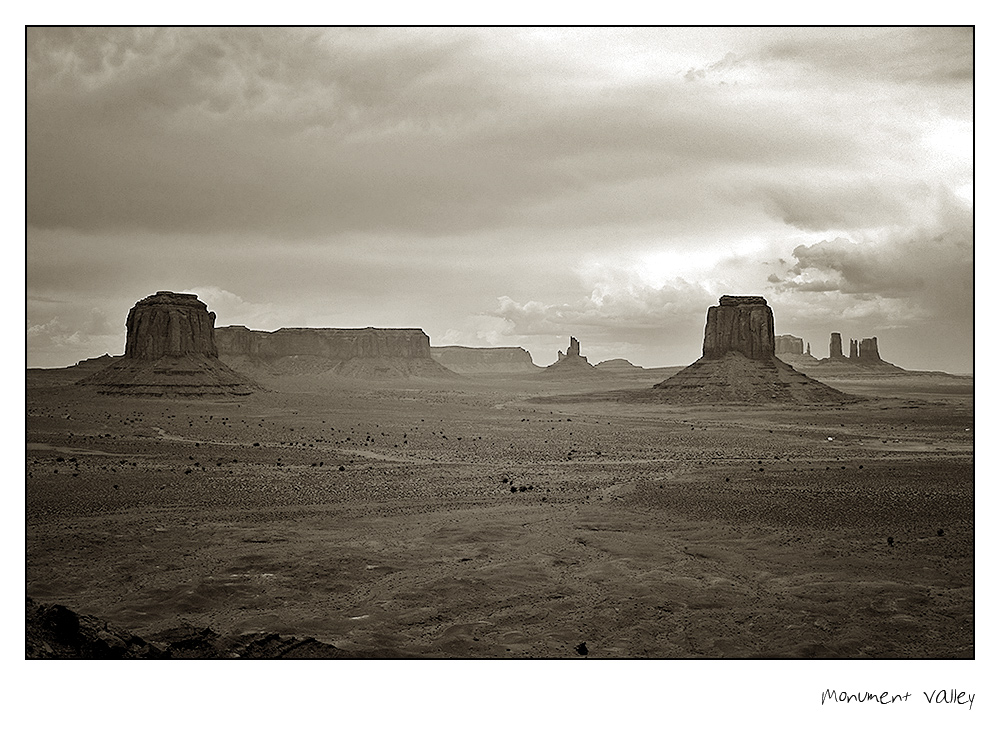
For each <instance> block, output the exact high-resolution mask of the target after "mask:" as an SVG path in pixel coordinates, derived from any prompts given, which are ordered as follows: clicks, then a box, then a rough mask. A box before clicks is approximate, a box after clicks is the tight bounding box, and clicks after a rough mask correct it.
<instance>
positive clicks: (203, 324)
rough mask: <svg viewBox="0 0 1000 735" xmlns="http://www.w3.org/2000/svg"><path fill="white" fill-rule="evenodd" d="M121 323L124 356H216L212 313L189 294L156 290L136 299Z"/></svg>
mask: <svg viewBox="0 0 1000 735" xmlns="http://www.w3.org/2000/svg"><path fill="white" fill-rule="evenodd" d="M125 326H126V329H127V330H128V331H127V336H126V339H125V357H130V358H135V359H138V360H156V359H158V358H161V357H180V356H182V355H204V356H206V357H218V356H219V351H218V349H217V348H216V346H215V313H214V312H211V311H209V310H208V306H206V305H205V304H204V303H203V302H202V301H201V300H200V299H199V298H198V297H197V296H196V295H195V294H193V293H173V292H171V291H157V292H156V293H155V294H153V295H152V296H147V297H146V298H144V299H141V300H140V301H138V302H136V304H135V306H133V307H132V308H131V309H130V310H129V313H128V318H127V319H126V322H125Z"/></svg>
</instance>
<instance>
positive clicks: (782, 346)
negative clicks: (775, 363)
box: [774, 334, 802, 355]
mask: <svg viewBox="0 0 1000 735" xmlns="http://www.w3.org/2000/svg"><path fill="white" fill-rule="evenodd" d="M774 354H776V355H801V354H802V338H801V337H796V336H795V335H792V334H779V335H777V336H776V337H775V338H774Z"/></svg>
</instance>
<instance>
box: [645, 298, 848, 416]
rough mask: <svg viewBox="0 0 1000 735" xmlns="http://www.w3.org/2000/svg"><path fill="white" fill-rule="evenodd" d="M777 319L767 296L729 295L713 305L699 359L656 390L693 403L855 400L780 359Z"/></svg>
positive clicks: (663, 397)
mask: <svg viewBox="0 0 1000 735" xmlns="http://www.w3.org/2000/svg"><path fill="white" fill-rule="evenodd" d="M774 345H775V340H774V315H773V313H772V312H771V307H770V306H768V305H767V301H766V300H765V299H764V298H763V297H761V296H723V297H721V298H720V299H719V305H718V306H712V307H709V310H708V317H707V319H706V325H705V341H704V344H703V346H702V356H701V358H700V359H699V360H697V361H695V362H694V363H692V364H691V365H688V366H687V367H686V368H684V369H683V370H681V371H680V372H679V373H677V374H676V375H674V376H672V377H670V378H668V379H667V380H665V381H663V382H662V383H658V384H657V385H656V386H654V388H653V391H654V392H655V394H656V395H657V397H658V398H659V399H660V400H665V401H670V402H688V403H842V402H846V401H849V400H852V399H851V397H849V396H847V395H845V394H844V393H841V392H840V391H838V390H835V389H834V388H831V387H830V386H828V385H825V384H823V383H820V382H819V381H818V380H814V379H813V378H810V377H808V376H806V375H803V374H802V373H800V372H798V371H796V370H795V369H794V368H792V367H791V366H790V365H788V364H787V363H785V362H783V361H781V360H779V359H778V358H777V357H775V355H774Z"/></svg>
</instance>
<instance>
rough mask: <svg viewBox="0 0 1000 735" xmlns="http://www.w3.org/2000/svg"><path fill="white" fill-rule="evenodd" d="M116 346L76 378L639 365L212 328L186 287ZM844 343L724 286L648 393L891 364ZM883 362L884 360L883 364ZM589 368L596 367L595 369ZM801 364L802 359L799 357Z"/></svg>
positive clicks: (768, 397) (241, 377)
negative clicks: (689, 350) (543, 362)
mask: <svg viewBox="0 0 1000 735" xmlns="http://www.w3.org/2000/svg"><path fill="white" fill-rule="evenodd" d="M126 327H127V336H126V341H125V354H124V356H123V357H121V358H111V357H107V356H106V357H105V358H102V359H101V360H100V361H99V362H95V367H97V366H98V365H102V366H103V368H102V369H99V370H97V371H96V372H94V373H92V374H91V375H89V376H88V377H85V378H83V379H82V380H81V381H79V382H80V384H83V385H91V386H96V387H97V388H98V389H99V390H100V391H101V392H103V393H120V394H126V395H171V396H176V395H180V396H197V395H207V396H213V395H247V394H249V393H251V392H253V391H255V390H262V388H261V387H260V385H259V384H258V383H256V382H255V379H254V378H252V377H247V375H250V376H255V377H256V378H258V379H259V378H262V377H266V376H276V375H306V376H322V375H326V374H329V375H337V376H345V377H355V378H371V377H410V376H429V377H435V376H438V377H447V376H452V377H456V376H457V374H475V373H494V374H495V373H531V372H536V371H537V372H539V374H540V375H546V376H549V375H551V376H555V377H558V376H562V377H574V376H584V375H588V374H589V375H595V374H597V373H598V372H600V373H603V374H605V375H608V374H609V373H612V372H615V371H617V372H619V373H620V372H621V371H623V370H626V369H631V370H639V371H641V370H642V368H638V367H636V366H634V365H632V364H631V363H629V362H627V361H625V360H610V361H605V362H604V363H601V365H600V366H597V367H595V366H594V365H592V364H591V363H590V362H589V361H588V360H587V358H586V356H584V355H582V354H581V351H580V341H579V340H578V339H577V338H576V337H573V336H571V337H570V338H569V345H568V347H567V348H566V352H565V353H563V352H562V351H560V352H559V355H558V359H557V360H556V362H555V363H553V364H552V365H549V366H548V367H546V368H544V369H542V368H540V367H539V366H537V365H535V364H534V363H533V362H532V360H531V355H530V354H529V353H528V352H527V351H526V350H524V349H523V348H520V347H495V348H473V347H462V346H457V345H453V346H448V347H434V348H432V347H431V345H430V339H429V338H428V336H427V334H425V333H424V331H423V330H421V329H416V328H406V329H384V328H375V327H365V328H362V329H334V328H315V327H296V328H290V327H285V328H282V329H278V330H275V331H273V332H265V331H259V330H252V329H248V328H247V327H245V326H228V327H216V326H215V314H214V313H213V312H211V311H209V310H208V307H207V305H206V304H205V303H203V302H202V301H201V300H199V298H198V297H197V296H196V295H195V294H186V293H173V292H171V291H158V292H157V293H155V294H153V295H152V296H148V297H146V298H144V299H141V300H139V301H138V302H136V304H135V305H134V306H133V307H132V309H131V310H130V311H129V313H128V318H127V320H126ZM849 350H850V351H849V355H848V356H847V357H845V356H844V354H843V347H842V340H841V336H840V333H838V332H834V333H833V334H832V335H831V339H830V357H829V358H826V359H824V360H816V359H815V358H814V357H812V354H811V353H812V350H811V346H810V345H808V344H806V346H805V353H803V340H802V339H801V338H800V337H796V336H794V335H791V334H783V335H778V336H777V337H775V334H774V314H773V312H772V311H771V307H770V306H768V304H767V300H766V299H764V297H762V296H729V295H726V296H721V297H720V298H719V303H718V305H716V306H711V307H709V309H708V315H707V317H706V320H705V335H704V341H703V343H702V356H701V358H700V359H699V360H697V361H696V362H694V363H692V364H691V365H689V366H688V367H686V368H684V369H683V370H681V371H680V372H678V373H677V374H676V375H673V376H672V377H670V378H668V379H667V380H665V381H663V382H661V383H659V384H657V385H656V386H654V391H655V394H656V396H657V399H656V400H669V401H674V400H677V401H698V402H723V403H726V402H737V403H767V402H776V401H777V402H797V403H825V402H843V401H845V400H847V399H849V397H848V396H845V395H844V394H843V393H840V392H839V391H837V390H834V389H833V388H831V387H829V386H827V385H825V384H823V383H820V382H819V381H817V380H815V379H813V378H810V377H808V376H806V375H804V374H802V373H800V372H798V371H796V370H795V369H793V368H792V367H791V366H790V365H788V364H787V363H785V362H784V361H783V360H781V359H779V357H778V355H781V356H784V357H787V358H788V359H789V360H790V361H797V362H796V364H803V365H806V364H808V365H809V366H810V369H811V367H818V369H819V370H820V372H821V373H823V372H827V373H830V374H831V375H832V374H835V372H836V370H842V368H830V367H824V366H829V365H848V366H854V365H857V366H865V369H870V368H871V366H875V368H874V369H892V370H900V369H901V368H897V367H895V366H894V365H891V364H890V363H886V362H884V361H883V360H882V359H881V358H880V357H879V353H878V341H877V339H876V338H875V337H869V338H865V339H862V340H860V341H858V340H853V339H852V340H851V341H850V347H849ZM880 366H884V367H880ZM598 367H600V368H601V370H600V371H598ZM803 369H806V368H805V367H803Z"/></svg>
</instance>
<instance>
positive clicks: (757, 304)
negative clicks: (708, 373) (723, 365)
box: [701, 296, 774, 360]
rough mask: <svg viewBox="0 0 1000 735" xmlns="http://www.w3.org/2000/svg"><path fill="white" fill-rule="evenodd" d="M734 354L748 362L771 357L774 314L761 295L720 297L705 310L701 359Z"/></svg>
mask: <svg viewBox="0 0 1000 735" xmlns="http://www.w3.org/2000/svg"><path fill="white" fill-rule="evenodd" d="M729 352H738V353H740V354H742V355H744V356H746V357H749V358H750V359H752V360H768V359H770V358H772V357H774V314H773V313H772V312H771V307H770V306H768V305H767V301H766V300H765V299H764V297H763V296H721V297H720V298H719V305H718V306H710V307H708V318H707V319H706V323H705V341H704V343H703V345H702V351H701V354H702V357H703V358H706V359H709V360H715V359H719V358H721V357H723V356H725V355H726V354H727V353H729Z"/></svg>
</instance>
